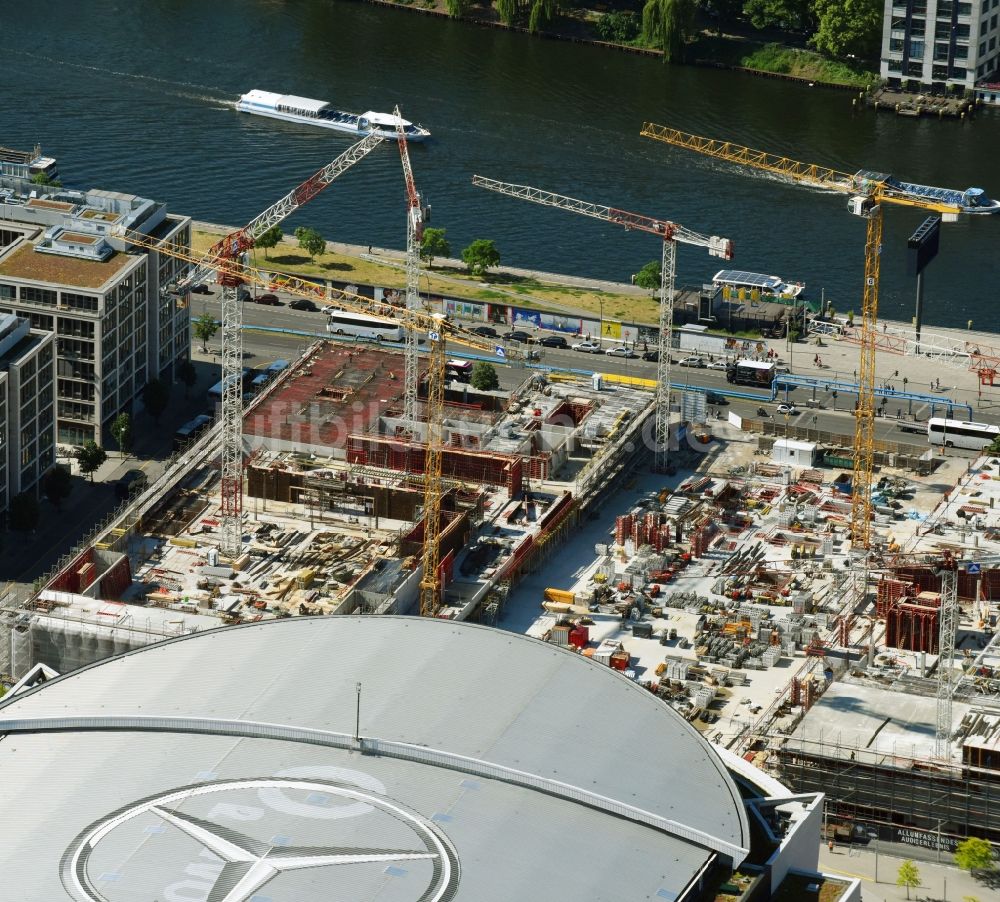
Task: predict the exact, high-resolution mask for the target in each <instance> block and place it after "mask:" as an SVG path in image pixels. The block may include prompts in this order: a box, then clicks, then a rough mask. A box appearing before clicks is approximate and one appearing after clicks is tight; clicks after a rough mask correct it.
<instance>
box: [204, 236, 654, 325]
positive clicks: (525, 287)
mask: <svg viewBox="0 0 1000 902" xmlns="http://www.w3.org/2000/svg"><path fill="white" fill-rule="evenodd" d="M221 234H222V233H221V232H205V231H201V230H199V229H195V230H193V234H192V237H191V244H192V249H193V250H194V251H195V252H196V253H203V252H204V251H206V250H208V248H209V247H211V246H212V244H213V243H214V242H215V241H216V240H217V239H218V238H219V237H220V235H221ZM254 255H255V263H254V265H255V266H256V267H257V268H258V269H265V270H269V271H270V270H280V271H281V272H287V273H294V274H295V275H299V276H307V277H308V276H312V277H316V278H320V279H336V280H339V281H345V282H356V283H358V284H359V285H380V286H382V287H385V288H404V287H405V285H406V273H405V272H404V271H403V269H402V267H401V265H397V266H391V265H387V264H384V263H378V262H373V261H370V260H363V259H361V258H360V257H354V256H350V255H347V254H338V253H333V252H330V253H326V254H323V255H322V256H321V257H317V258H316V261H315V262H313V261H311V260H310V259H309V255H308V254H306V253H305V251H303V250H301V249H300V248H299V247H298V245H297V244H296V243H295V241H294V240H290V239H287V238H286V239H285V240H284V241H282V242H281V244H279V245H278V246H277V247H275V248H273V249H272V250H270V251H268V257H266V258H265V256H264V253H263V251H255V252H254ZM401 259H402V258H401V257H400V258H399V260H398V261H397V262H401ZM486 280H487V283H488V284H484V280H483V279H481V278H479V277H478V276H471V275H469V273H467V272H466V271H465V270H464V269H459V268H457V267H449V266H435V268H434V269H433V270H427V269H422V270H421V275H420V290H421V291H423V292H429V293H430V294H444V295H448V296H449V297H456V298H465V299H468V300H470V301H481V302H482V301H486V302H495V303H506V304H515V305H517V306H521V307H541V308H545V309H550V310H557V311H558V310H560V309H565V310H567V311H568V312H580V311H584V312H587V313H593V314H600V312H601V308H602V304H603V311H604V318H605V319H611V320H617V319H623V320H628V321H631V322H638V323H655V322H656V321H657V319H658V312H657V304H656V302H655V301H654V300H653V298H652V297H651V296H646V295H630V294H616V293H613V292H605V291H599V290H596V289H589V288H581V287H579V286H573V285H559V284H557V283H550V282H542V281H539V280H538V279H535V278H530V277H528V276H520V275H515V274H513V273H506V272H503V271H502V270H501V271H499V272H491V273H489V274H488V275H487V276H486Z"/></svg>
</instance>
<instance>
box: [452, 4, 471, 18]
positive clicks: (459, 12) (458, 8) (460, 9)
mask: <svg viewBox="0 0 1000 902" xmlns="http://www.w3.org/2000/svg"><path fill="white" fill-rule="evenodd" d="M471 4H472V0H447V7H448V15H449V16H451V17H452V18H453V19H457V18H458V17H459V16H464V15H465V14H466V13H467V12H468V11H469V6H471Z"/></svg>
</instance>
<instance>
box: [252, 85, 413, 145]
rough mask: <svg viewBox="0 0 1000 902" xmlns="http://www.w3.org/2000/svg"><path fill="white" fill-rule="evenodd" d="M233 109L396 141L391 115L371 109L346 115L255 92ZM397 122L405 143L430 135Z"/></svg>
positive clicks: (305, 100) (304, 100) (317, 103)
mask: <svg viewBox="0 0 1000 902" xmlns="http://www.w3.org/2000/svg"><path fill="white" fill-rule="evenodd" d="M236 109H237V110H238V111H239V112H241V113H252V114H253V115H254V116H268V117H270V118H271V119H281V120H282V121H284V122H298V123H301V124H302V125H314V126H317V127H318V128H329V129H331V130H333V131H335V132H344V133H345V134H348V135H355V136H356V137H360V138H363V137H364V136H365V135H371V134H376V135H379V136H381V137H383V138H388V139H389V140H395V139H396V124H397V119H396V116H395V115H394V114H392V113H376V112H373V111H371V110H369V111H368V112H367V113H361V114H360V115H359V114H358V113H347V112H344V111H343V110H335V109H333V107H331V106H330V104H329V103H328V102H327V101H325V100H312V99H310V98H309V97H296V96H295V95H294V94H275V93H273V92H271V91H259V90H256V89H255V90H253V91H250V92H249V93H247V94H243V95H242V96H241V97H240V99H239V100H238V101H236ZM398 121H399V122H400V123H402V126H403V133H404V134H405V135H406V140H407V141H423V140H424V138H428V137H430V134H431V133H430V132H429V131H428V130H427V129H426V128H423V127H421V126H419V125H414V124H413V123H412V122H409V121H408V120H406V119H403V118H400V119H399V120H398Z"/></svg>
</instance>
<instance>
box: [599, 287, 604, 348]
mask: <svg viewBox="0 0 1000 902" xmlns="http://www.w3.org/2000/svg"><path fill="white" fill-rule="evenodd" d="M597 302H598V303H599V304H600V305H601V319H600V322H599V323H598V326H597V344H598V347H601V348H603V347H604V298H603V297H601V298H598V299H597Z"/></svg>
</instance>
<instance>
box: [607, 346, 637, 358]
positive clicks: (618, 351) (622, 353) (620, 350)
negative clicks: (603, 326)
mask: <svg viewBox="0 0 1000 902" xmlns="http://www.w3.org/2000/svg"><path fill="white" fill-rule="evenodd" d="M604 353H605V354H607V355H608V357H624V358H625V359H626V360H633V359H634V358H635V357H636V356H638V355H637V354H636V353H635V351H633V350H632V349H631V348H626V347H625V346H624V345H619V346H618V347H617V348H608V349H607V350H606V351H605V352H604Z"/></svg>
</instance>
